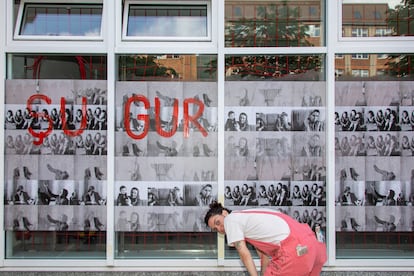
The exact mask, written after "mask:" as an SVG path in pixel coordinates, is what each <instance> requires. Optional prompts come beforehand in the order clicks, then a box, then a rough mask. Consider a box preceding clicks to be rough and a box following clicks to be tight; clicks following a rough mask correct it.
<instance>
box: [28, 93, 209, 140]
mask: <svg viewBox="0 0 414 276" xmlns="http://www.w3.org/2000/svg"><path fill="white" fill-rule="evenodd" d="M35 100H42V101H45V102H46V103H47V104H51V102H52V100H51V99H50V98H49V97H48V96H46V95H42V94H35V95H32V96H30V98H29V99H28V100H27V108H28V110H29V112H32V104H33V102H34V101H35ZM136 102H142V103H143V104H144V108H145V109H146V110H149V109H150V102H149V100H148V98H147V97H145V96H143V95H134V96H132V97H129V98H128V100H127V102H126V103H125V107H124V122H123V123H124V127H125V131H126V133H127V135H128V136H129V137H131V138H132V139H134V140H139V139H143V138H145V136H147V134H148V131H149V127H150V117H149V115H148V114H138V115H137V117H136V119H138V120H139V121H143V122H144V128H143V131H142V133H140V134H135V133H134V132H133V130H132V129H131V126H130V123H129V122H130V120H131V117H130V110H131V104H133V103H136ZM190 104H192V105H197V106H198V109H197V112H196V114H192V115H190V114H189V105H190ZM178 106H179V103H178V99H174V104H173V114H172V118H171V126H172V128H171V130H169V131H165V130H163V129H162V127H161V118H160V110H161V103H160V99H159V98H158V97H155V129H156V131H157V133H158V134H159V135H160V136H163V137H167V138H168V137H172V136H173V135H174V134H175V133H176V132H177V127H178ZM183 108H184V114H183V117H184V118H183V124H184V125H183V132H184V137H185V138H188V137H190V127H189V126H190V123H192V124H193V125H194V126H195V127H197V128H198V129H199V130H200V132H201V133H202V135H203V136H204V137H206V136H207V135H208V132H207V130H206V129H205V128H204V127H203V126H202V125H201V124H200V123H199V122H198V119H199V118H200V117H201V116H202V115H203V112H204V104H203V102H201V101H200V100H198V99H195V98H188V99H184V102H183ZM65 110H66V100H65V98H63V97H62V98H61V99H60V114H61V120H62V129H63V132H64V133H65V134H66V135H68V136H72V137H75V136H79V135H81V134H82V133H83V131H84V130H85V129H86V124H87V120H86V110H87V99H86V97H82V121H81V126H80V129H77V130H68V129H66V123H67V118H66V112H65ZM32 116H33V117H34V118H37V119H38V118H40V117H42V118H46V119H47V121H48V122H49V126H48V129H47V130H46V131H39V132H35V131H34V130H33V129H32V127H29V129H28V130H29V133H30V134H31V135H32V136H33V137H35V138H37V140H36V139H35V140H34V141H33V144H35V145H41V144H42V143H43V139H44V138H45V137H47V136H49V135H50V134H51V132H52V131H53V122H52V119H51V118H50V116H49V115H47V114H45V113H43V112H33V113H32Z"/></svg>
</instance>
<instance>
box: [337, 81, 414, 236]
mask: <svg viewBox="0 0 414 276" xmlns="http://www.w3.org/2000/svg"><path fill="white" fill-rule="evenodd" d="M335 90H336V92H335V106H336V108H335V160H336V164H335V179H336V189H335V191H336V193H335V195H336V198H335V202H336V222H335V224H336V231H349V232H411V231H413V230H414V213H413V208H412V205H413V201H414V190H413V189H414V159H413V158H414V132H413V130H414V106H413V99H414V90H413V83H412V82H410V81H401V82H397V81H382V82H377V81H369V82H363V81H352V82H347V81H341V82H336V88H335Z"/></svg>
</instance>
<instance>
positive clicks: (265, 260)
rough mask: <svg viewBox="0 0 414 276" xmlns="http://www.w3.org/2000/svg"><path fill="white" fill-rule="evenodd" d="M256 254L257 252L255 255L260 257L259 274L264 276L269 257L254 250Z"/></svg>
mask: <svg viewBox="0 0 414 276" xmlns="http://www.w3.org/2000/svg"><path fill="white" fill-rule="evenodd" d="M256 252H257V255H259V257H260V274H261V275H264V273H265V271H266V268H267V266H268V265H269V263H270V261H269V257H268V256H267V255H266V254H265V253H263V252H262V251H260V250H259V249H257V248H256Z"/></svg>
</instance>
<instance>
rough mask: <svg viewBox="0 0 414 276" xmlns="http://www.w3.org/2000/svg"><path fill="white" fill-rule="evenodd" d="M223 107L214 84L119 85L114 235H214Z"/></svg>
mask: <svg viewBox="0 0 414 276" xmlns="http://www.w3.org/2000/svg"><path fill="white" fill-rule="evenodd" d="M217 106H218V105H217V83H215V82H118V83H117V86H116V126H115V166H116V167H115V179H116V181H115V187H114V189H115V190H114V195H115V198H114V199H113V200H114V205H115V231H118V232H139V231H146V232H206V231H209V229H207V227H206V225H205V223H204V214H205V212H206V211H207V209H208V206H209V204H210V203H211V202H212V201H214V200H217V193H218V187H217V186H218V185H217V162H218V159H217V156H218V152H217V144H218V143H217V131H218V130H217Z"/></svg>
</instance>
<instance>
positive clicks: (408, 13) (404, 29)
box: [386, 0, 414, 77]
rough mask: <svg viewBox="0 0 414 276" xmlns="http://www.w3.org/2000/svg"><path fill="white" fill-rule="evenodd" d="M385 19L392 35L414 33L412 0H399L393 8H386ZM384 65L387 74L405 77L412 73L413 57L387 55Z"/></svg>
mask: <svg viewBox="0 0 414 276" xmlns="http://www.w3.org/2000/svg"><path fill="white" fill-rule="evenodd" d="M386 21H387V25H388V26H389V28H390V29H392V30H393V32H394V35H396V36H412V35H414V0H404V1H401V4H400V5H397V6H396V7H395V9H388V11H387V20H386ZM386 65H387V67H388V74H389V75H391V76H396V77H407V76H409V75H412V71H413V68H414V59H413V56H412V55H389V56H388V60H387V63H386Z"/></svg>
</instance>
